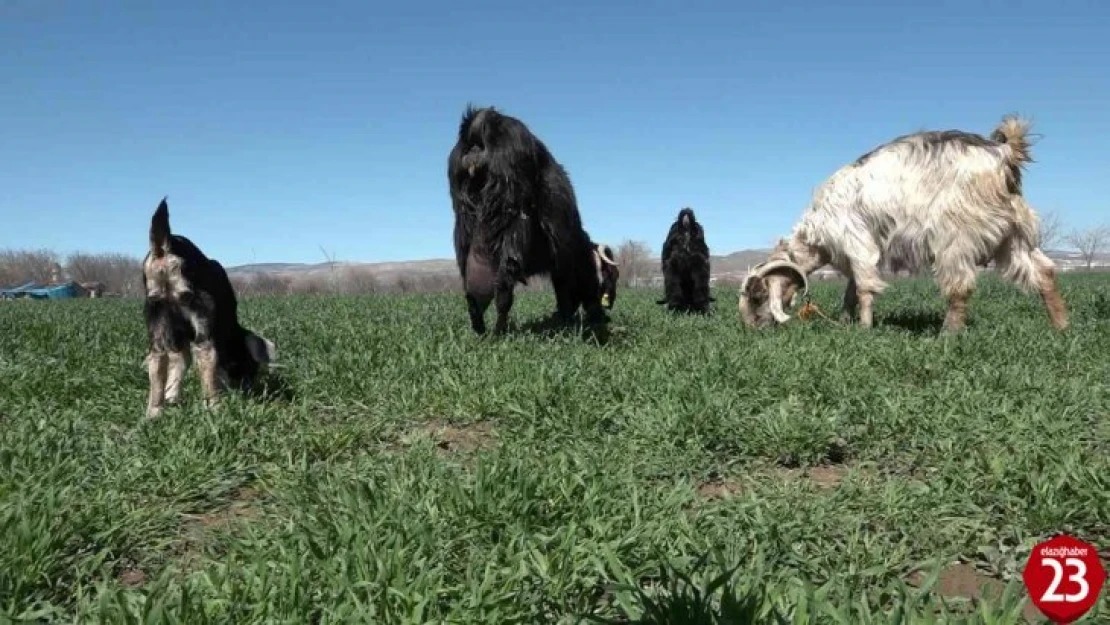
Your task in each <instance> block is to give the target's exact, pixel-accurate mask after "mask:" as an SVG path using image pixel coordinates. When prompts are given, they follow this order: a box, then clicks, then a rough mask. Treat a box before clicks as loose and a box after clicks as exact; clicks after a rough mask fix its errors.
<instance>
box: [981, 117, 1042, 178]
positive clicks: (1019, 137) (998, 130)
mask: <svg viewBox="0 0 1110 625" xmlns="http://www.w3.org/2000/svg"><path fill="white" fill-rule="evenodd" d="M1032 127H1033V122H1032V121H1030V120H1028V119H1023V118H1022V117H1019V116H1018V115H1016V114H1012V113H1011V114H1009V115H1006V116H1004V117H1003V118H1002V121H1001V122H999V124H998V126H997V127H995V129H994V131H992V132H991V139H992V140H994V141H997V142H999V143H1002V144H1004V145H1005V146H1006V147H1008V148H1010V150H1009V154H1008V155H1007V157H1006V162H1007V163H1008V164H1009V165H1010V166H1011V167H1020V166H1022V165H1024V164H1025V163H1032V162H1033V153H1032V152H1031V150H1030V149H1031V148H1032V146H1033V142H1032V141H1031V140H1030V137H1029V130H1030V129H1031V128H1032Z"/></svg>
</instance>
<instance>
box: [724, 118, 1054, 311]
mask: <svg viewBox="0 0 1110 625" xmlns="http://www.w3.org/2000/svg"><path fill="white" fill-rule="evenodd" d="M1029 128H1030V123H1029V122H1028V121H1026V120H1022V119H1020V118H1018V117H1016V116H1012V115H1008V116H1006V117H1004V118H1003V119H1002V122H1001V123H1000V124H999V125H998V127H997V128H995V130H994V131H993V132H992V133H991V135H990V138H986V137H983V136H982V135H977V134H972V133H968V132H962V131H958V130H948V131H940V132H938V131H933V132H920V133H916V134H911V135H905V136H902V137H898V138H896V139H894V140H893V141H891V142H889V143H886V144H885V145H882V146H879V147H878V148H876V149H874V150H872V151H871V152H868V153H867V154H864V155H863V156H861V157H860V158H859V159H857V160H856V161H855V162H853V163H851V164H849V165H846V166H844V167H842V168H840V169H839V170H838V171H836V173H834V174H833V175H832V176H831V177H830V178H829V179H828V180H827V181H826V182H825V183H824V184H823V185H821V186H820V187H818V188H817V190H816V191H815V192H814V194H813V199H812V201H811V203H810V206H809V209H808V210H807V211H806V213H805V215H804V216H803V217H802V220H801V221H800V222H799V223H798V224H797V226H795V228H794V231H793V234H792V236H791V237H790V239H788V240H787V239H780V241H779V244H778V245H777V246H776V248H775V249H774V251H773V252H772V253H771V255H770V257H769V258H768V260H767V261H766V262H764V263H763V264H761V265H759V266H757V267H755V268H754V270H753V272H752V273H751V274H749V275H748V276H747V277H746V278H745V280H744V284H743V286H742V287H741V291H740V302H739V308H740V314H741V317H742V318H743V320H744V322H745V323H746V324H748V325H750V326H762V325H765V324H768V323H771V322H776V323H785V322H786V321H787V320H789V319H790V317H789V316H788V315H787V314H786V313H785V312H784V310H783V309H784V307H785V306H788V305H789V303H790V302H791V301H792V300H793V298H794V297H795V296H796V295H797V294H798V293H799V289H800V292H802V293H804V292H805V290H806V289H807V286H808V285H807V280H806V276H808V275H809V274H810V273H812V272H814V271H816V270H817V269H820V268H821V267H823V266H824V265H826V264H829V265H832V266H833V267H835V268H836V269H837V270H839V271H840V272H841V273H843V274H844V275H845V276H846V277H848V287H847V289H846V290H845V292H844V316H845V317H846V318H847V319H849V320H850V319H852V318H854V317H856V314H857V310H858V315H859V322H860V325H861V326H863V327H871V325H872V312H871V307H872V302H873V300H874V297H875V295H876V294H878V293H882V292H883V290H884V289H885V288H886V287H887V284H886V283H885V282H884V281H883V280H882V279H881V278H880V276H879V270H878V265H879V263H880V261H881V260H882V259H883V258H887V259H890V260H894V261H896V262H900V263H903V264H908V265H910V266H917V267H923V266H932V269H933V273H934V275H935V277H936V280H937V283H938V285H939V286H940V289H941V292H942V293H943V294H944V296H945V297H946V298H947V300H948V314H947V315H946V317H945V320H944V328H945V330H946V331H948V332H955V331H958V330H960V329H962V328H963V327H964V321H965V316H966V310H967V300H968V298H969V297H970V296H971V293H972V291H973V290H974V288H975V279H976V276H977V273H978V271H977V268H978V267H980V266H985V265H986V264H987V263H988V262H990V261H991V260H994V262H995V264H996V266H997V268H998V270H999V272H1000V273H1001V274H1002V275H1003V276H1004V277H1005V278H1006V279H1008V280H1010V281H1012V282H1013V283H1015V284H1017V285H1018V286H1019V287H1020V288H1022V290H1024V291H1026V292H1028V291H1029V290H1037V291H1039V292H1040V294H1041V297H1042V299H1043V300H1044V305H1045V309H1046V310H1047V311H1048V316H1049V318H1050V320H1051V322H1052V325H1053V326H1054V327H1056V328H1057V329H1059V330H1063V329H1065V328H1067V325H1068V319H1067V316H1068V314H1067V307H1066V306H1065V304H1064V300H1063V298H1061V297H1060V293H1059V291H1058V289H1057V285H1056V266H1055V264H1053V262H1052V260H1050V259H1049V258H1048V257H1047V256H1046V255H1045V254H1044V253H1043V252H1042V251H1041V250H1040V248H1039V239H1040V235H1039V225H1038V218H1037V215H1036V213H1035V212H1034V211H1033V209H1032V208H1031V207H1030V206H1029V205H1028V204H1027V203H1026V202H1025V199H1024V198H1023V197H1022V188H1021V184H1022V181H1021V178H1022V167H1023V166H1024V165H1025V163H1029V162H1032V158H1031V156H1030V150H1029V148H1030V145H1031V144H1030V141H1029V138H1028V132H1029Z"/></svg>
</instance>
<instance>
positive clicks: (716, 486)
mask: <svg viewBox="0 0 1110 625" xmlns="http://www.w3.org/2000/svg"><path fill="white" fill-rule="evenodd" d="M697 491H698V495H700V496H701V497H704V498H706V499H724V498H725V497H732V496H733V495H736V494H738V493H739V492H740V491H741V489H740V484H739V482H736V481H734V480H728V479H716V480H711V481H708V482H703V483H702V484H701V485H699V486H698V488H697Z"/></svg>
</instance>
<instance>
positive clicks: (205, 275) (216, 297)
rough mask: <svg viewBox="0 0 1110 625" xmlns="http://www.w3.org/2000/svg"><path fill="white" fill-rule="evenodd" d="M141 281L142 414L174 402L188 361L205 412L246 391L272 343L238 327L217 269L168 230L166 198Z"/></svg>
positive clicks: (270, 354) (229, 291)
mask: <svg viewBox="0 0 1110 625" xmlns="http://www.w3.org/2000/svg"><path fill="white" fill-rule="evenodd" d="M142 280H143V289H144V291H145V292H146V300H145V302H144V305H143V318H144V319H145V321H146V328H147V336H148V339H149V341H150V351H149V353H148V354H147V357H146V363H147V371H148V373H149V376H150V394H149V397H148V399H147V416H150V417H153V416H156V415H158V414H159V413H160V412H161V410H162V406H163V404H166V403H174V402H176V401H177V400H178V398H179V396H180V393H181V384H182V379H183V378H184V377H185V373H186V371H188V369H189V365H190V362H191V360H192V358H191V356H195V358H196V361H197V369H198V370H199V372H200V381H201V387H202V388H203V391H204V396H205V403H206V405H208V406H209V407H212V406H214V405H215V404H216V402H217V400H218V395H219V394H220V392H221V391H222V390H223V389H224V388H225V387H228V386H234V387H237V388H239V389H241V390H247V389H249V388H250V387H251V386H252V385H253V383H254V381H255V379H256V377H257V376H258V374H259V373H260V372H262V371H264V370H265V368H266V366H267V365H269V364H270V363H271V362H273V361H274V359H275V348H274V344H273V343H271V342H270V341H269V340H267V339H265V338H263V337H261V336H258V335H257V334H254V333H253V332H251V331H250V330H247V329H246V328H243V327H242V326H241V325H239V320H238V304H237V302H236V299H235V291H234V289H233V288H232V286H231V281H230V280H229V279H228V277H227V272H226V271H224V268H223V266H222V265H220V263H219V262H218V261H216V260H213V259H210V258H208V257H207V256H205V255H204V253H203V252H201V251H200V249H199V248H197V246H196V245H194V244H193V242H192V241H190V240H189V239H188V238H186V237H184V236H181V235H178V234H172V233H171V232H170V214H169V207H168V206H167V205H166V200H165V198H163V199H162V202H161V203H160V204H159V205H158V208H157V210H155V211H154V216H153V218H152V219H151V223H150V251H149V252H147V255H146V257H145V258H144V259H143V279H142ZM190 352H191V353H190Z"/></svg>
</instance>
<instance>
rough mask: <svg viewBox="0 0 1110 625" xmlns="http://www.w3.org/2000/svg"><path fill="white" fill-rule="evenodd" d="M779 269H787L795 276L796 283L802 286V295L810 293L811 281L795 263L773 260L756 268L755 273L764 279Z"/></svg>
mask: <svg viewBox="0 0 1110 625" xmlns="http://www.w3.org/2000/svg"><path fill="white" fill-rule="evenodd" d="M778 269H787V270H789V271H790V273H792V274H794V276H793V277H794V281H795V282H797V283H798V284H799V285H801V287H802V295H805V294H806V293H809V280H807V279H806V274H805V272H804V271H802V268H801V267H799V266H797V265H795V264H794V263H792V262H790V261H788V260H773V261H770V262H767V263H764V264H762V265H759V266H757V267H756V268H755V272H754V273H755V275H757V276H759V277H761V278H763V277H766V276H767V274H769V273H771V272H773V271H775V270H778Z"/></svg>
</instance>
